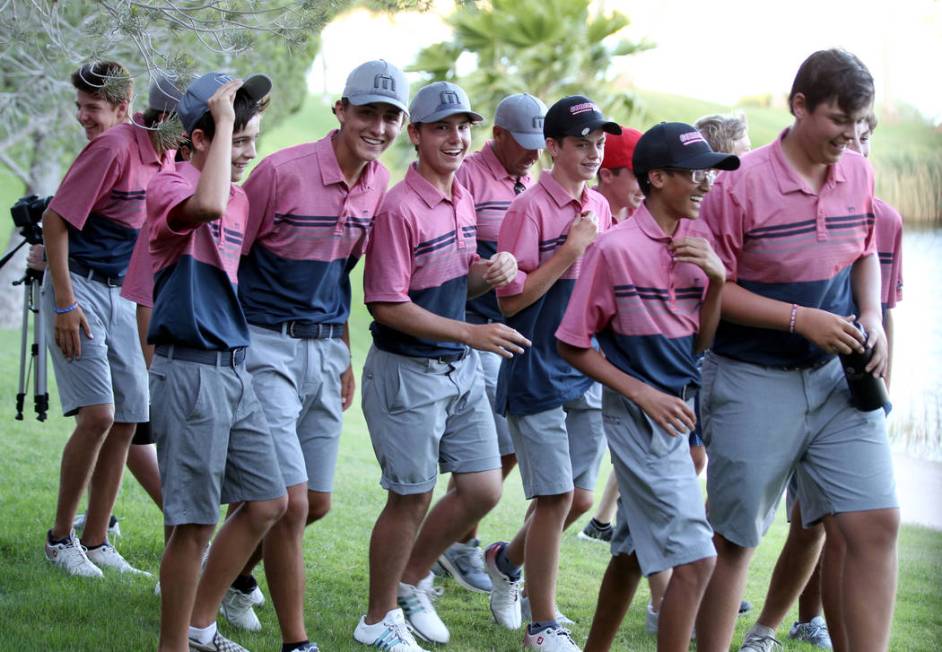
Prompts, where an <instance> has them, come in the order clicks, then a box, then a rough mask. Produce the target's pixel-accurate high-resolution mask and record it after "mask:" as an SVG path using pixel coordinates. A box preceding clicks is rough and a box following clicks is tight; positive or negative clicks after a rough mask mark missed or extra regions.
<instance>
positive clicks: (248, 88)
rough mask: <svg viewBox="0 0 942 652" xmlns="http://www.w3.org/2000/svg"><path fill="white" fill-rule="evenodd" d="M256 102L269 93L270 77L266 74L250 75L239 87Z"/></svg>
mask: <svg viewBox="0 0 942 652" xmlns="http://www.w3.org/2000/svg"><path fill="white" fill-rule="evenodd" d="M240 88H242V89H243V90H245V92H246V94H247V95H248V96H249V97H251V98H252V99H253V100H255V101H256V102H257V101H258V100H260V99H262V98H263V97H265V96H266V95H268V94H269V93H271V78H270V77H269V76H268V75H252V76H250V77H249V78H248V79H246V80H245V81H244V82H242V86H241V87H240Z"/></svg>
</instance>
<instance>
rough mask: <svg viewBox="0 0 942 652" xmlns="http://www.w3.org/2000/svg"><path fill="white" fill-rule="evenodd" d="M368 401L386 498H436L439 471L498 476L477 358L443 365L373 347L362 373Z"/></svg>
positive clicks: (490, 419)
mask: <svg viewBox="0 0 942 652" xmlns="http://www.w3.org/2000/svg"><path fill="white" fill-rule="evenodd" d="M362 401H363V414H364V416H365V417H366V425H367V427H368V428H369V430H370V439H371V440H372V442H373V451H374V452H375V453H376V459H377V460H378V461H379V465H380V468H381V469H382V478H381V480H380V484H382V486H383V488H384V489H386V490H388V491H392V492H393V493H397V494H400V495H408V494H419V493H426V492H429V491H432V489H434V488H435V481H436V479H437V475H438V470H440V471H441V472H442V473H448V472H451V473H477V472H480V471H490V470H492V469H499V468H500V453H499V452H498V451H497V434H496V433H495V432H494V418H493V414H492V411H491V407H490V405H488V403H487V395H486V394H485V392H484V381H483V380H482V379H481V376H480V374H479V372H478V360H477V352H476V351H473V350H472V351H471V352H470V353H469V354H468V356H467V357H465V358H463V359H462V360H458V361H456V362H440V361H438V360H433V359H428V358H413V357H409V356H403V355H396V354H395V353H389V352H387V351H382V350H380V349H378V348H376V347H375V346H373V347H371V348H370V352H369V355H367V357H366V364H365V365H364V366H363V399H362ZM436 467H437V468H436Z"/></svg>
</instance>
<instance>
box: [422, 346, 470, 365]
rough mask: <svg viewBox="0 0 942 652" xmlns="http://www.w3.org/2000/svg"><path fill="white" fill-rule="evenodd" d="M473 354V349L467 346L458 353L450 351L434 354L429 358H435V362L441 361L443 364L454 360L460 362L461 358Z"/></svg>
mask: <svg viewBox="0 0 942 652" xmlns="http://www.w3.org/2000/svg"><path fill="white" fill-rule="evenodd" d="M470 354H471V349H469V348H468V347H465V348H464V349H462V350H461V351H459V352H457V353H449V354H448V355H439V356H432V357H430V358H429V360H434V361H435V362H441V363H442V364H451V363H452V362H458V361H459V360H464V359H465V358H467V357H468V356H469V355H470Z"/></svg>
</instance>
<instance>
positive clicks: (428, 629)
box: [397, 573, 450, 644]
mask: <svg viewBox="0 0 942 652" xmlns="http://www.w3.org/2000/svg"><path fill="white" fill-rule="evenodd" d="M434 578H435V576H434V575H433V574H432V573H429V574H428V576H427V577H426V578H425V579H423V580H422V581H421V582H419V583H418V585H417V586H412V585H411V584H405V583H403V582H400V583H399V591H398V592H397V601H398V602H399V607H400V608H401V609H402V611H403V613H404V614H405V617H406V622H407V623H408V624H409V628H410V629H411V630H412V631H413V632H415V633H416V635H418V637H419V638H421V639H423V640H425V641H428V642H429V643H442V644H444V643H447V642H448V639H449V638H450V634H449V633H448V628H447V627H445V623H443V622H442V619H441V618H439V617H438V614H437V613H436V612H435V607H433V606H432V596H433V595H434V591H435V589H434V587H433V586H432V580H433V579H434Z"/></svg>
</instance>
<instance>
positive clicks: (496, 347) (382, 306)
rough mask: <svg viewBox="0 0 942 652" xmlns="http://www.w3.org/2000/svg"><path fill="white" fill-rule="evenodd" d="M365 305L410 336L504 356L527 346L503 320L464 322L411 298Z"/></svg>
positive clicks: (391, 326) (378, 317) (525, 339)
mask: <svg viewBox="0 0 942 652" xmlns="http://www.w3.org/2000/svg"><path fill="white" fill-rule="evenodd" d="M369 309H370V312H371V313H372V315H373V318H374V319H375V320H376V321H378V322H379V323H381V324H383V325H384V326H389V327H390V328H394V329H395V330H397V331H399V332H401V333H406V334H407V335H411V336H412V337H418V338H421V339H426V340H433V341H436V342H459V343H461V344H466V345H468V346H470V347H471V348H474V349H478V350H480V351H490V352H492V353H497V354H499V355H501V356H503V357H505V358H511V357H513V354H515V353H517V354H519V353H523V347H525V346H530V341H529V340H528V339H527V338H525V337H524V336H523V335H521V334H520V333H518V332H517V331H516V330H515V329H513V328H511V327H510V326H507V325H506V324H500V323H493V324H468V323H465V322H462V321H456V320H454V319H448V318H447V317H441V316H440V315H436V314H435V313H433V312H430V311H428V310H426V309H425V308H422V307H421V306H419V305H417V304H415V303H413V302H411V301H404V302H397V303H390V302H377V303H371V304H369Z"/></svg>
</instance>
